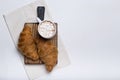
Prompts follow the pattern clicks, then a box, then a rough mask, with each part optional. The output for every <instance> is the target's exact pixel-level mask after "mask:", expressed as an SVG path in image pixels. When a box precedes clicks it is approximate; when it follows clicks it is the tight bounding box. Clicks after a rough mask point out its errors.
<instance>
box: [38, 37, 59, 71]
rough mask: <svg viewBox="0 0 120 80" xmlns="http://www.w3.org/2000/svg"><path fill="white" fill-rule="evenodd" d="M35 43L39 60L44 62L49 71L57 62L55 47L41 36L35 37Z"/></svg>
mask: <svg viewBox="0 0 120 80" xmlns="http://www.w3.org/2000/svg"><path fill="white" fill-rule="evenodd" d="M36 44H37V49H38V54H39V57H40V59H41V61H42V62H43V63H44V64H45V66H46V69H47V71H48V72H51V71H52V69H53V67H54V66H55V65H56V64H57V58H58V50H57V47H55V46H54V45H53V44H52V43H51V42H49V41H45V40H43V39H42V38H37V39H36Z"/></svg>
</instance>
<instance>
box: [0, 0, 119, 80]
mask: <svg viewBox="0 0 120 80" xmlns="http://www.w3.org/2000/svg"><path fill="white" fill-rule="evenodd" d="M31 1H34V0H0V32H1V34H0V80H28V77H27V75H26V73H25V71H24V68H23V65H22V63H21V60H20V58H19V56H18V55H17V54H16V48H15V47H14V44H13V42H12V39H11V37H10V34H9V32H8V29H7V27H6V24H5V22H4V19H3V17H2V15H3V14H4V12H6V11H9V10H11V9H15V8H17V7H20V6H22V5H25V4H26V3H30V2H31ZM46 2H47V4H48V7H49V9H50V12H51V14H52V16H53V18H54V21H57V22H58V23H59V34H60V35H61V37H62V40H63V43H64V45H65V46H66V49H67V51H68V54H69V57H70V60H71V64H70V65H69V66H68V67H65V68H62V69H58V70H55V71H54V72H52V73H51V74H49V75H47V76H43V77H41V78H40V79H39V80H48V79H49V80H63V79H65V80H66V79H69V80H73V79H74V80H80V79H81V80H91V79H92V80H93V79H94V80H98V79H99V80H100V79H101V80H103V79H104V80H105V79H112V80H113V79H114V80H115V79H117V80H118V79H119V80H120V0H46Z"/></svg>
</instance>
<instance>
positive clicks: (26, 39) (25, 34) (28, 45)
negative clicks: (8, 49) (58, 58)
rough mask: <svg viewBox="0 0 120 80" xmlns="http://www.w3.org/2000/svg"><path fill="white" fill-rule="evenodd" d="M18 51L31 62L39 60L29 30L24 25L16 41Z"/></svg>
mask: <svg viewBox="0 0 120 80" xmlns="http://www.w3.org/2000/svg"><path fill="white" fill-rule="evenodd" d="M18 49H19V50H20V51H21V53H22V54H23V55H24V56H26V57H28V58H30V59H32V60H37V59H39V55H38V53H37V48H36V44H35V41H34V39H33V36H32V31H31V28H30V27H29V26H28V25H27V24H25V25H24V28H23V30H22V32H21V33H20V36H19V40H18Z"/></svg>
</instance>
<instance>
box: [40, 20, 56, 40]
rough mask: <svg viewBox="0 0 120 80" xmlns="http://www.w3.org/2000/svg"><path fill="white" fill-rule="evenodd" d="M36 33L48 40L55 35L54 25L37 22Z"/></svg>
mask: <svg viewBox="0 0 120 80" xmlns="http://www.w3.org/2000/svg"><path fill="white" fill-rule="evenodd" d="M38 33H39V34H40V36H41V37H43V38H45V39H50V38H52V37H54V36H55V34H56V25H55V23H53V22H51V21H48V20H44V21H41V22H39V25H38Z"/></svg>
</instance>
